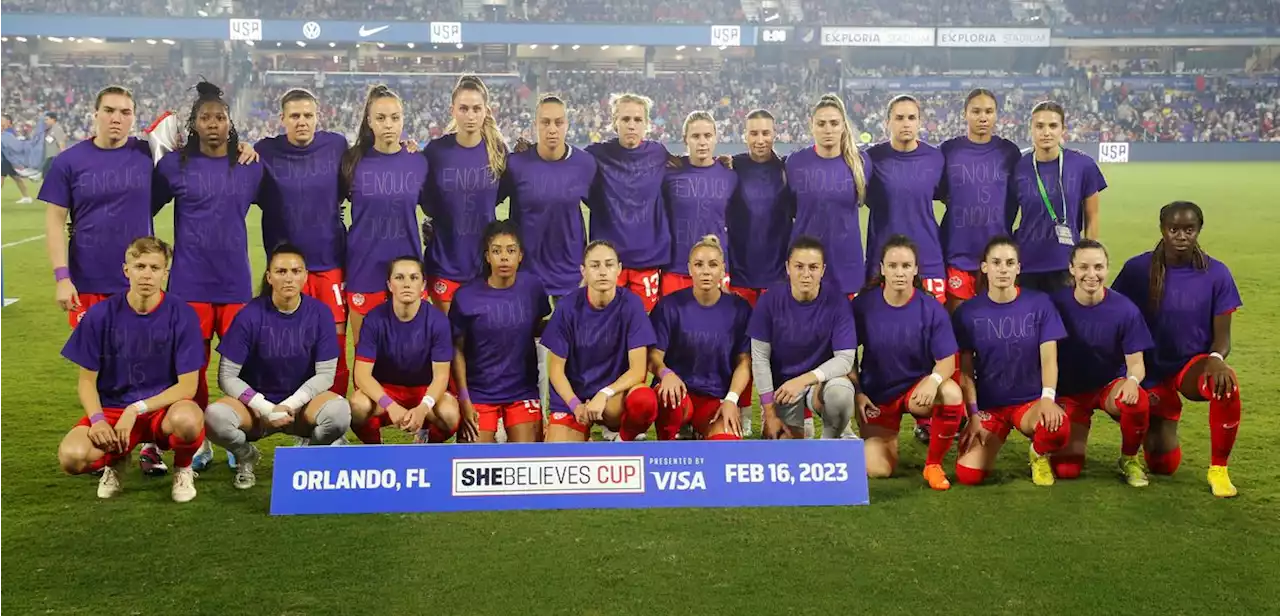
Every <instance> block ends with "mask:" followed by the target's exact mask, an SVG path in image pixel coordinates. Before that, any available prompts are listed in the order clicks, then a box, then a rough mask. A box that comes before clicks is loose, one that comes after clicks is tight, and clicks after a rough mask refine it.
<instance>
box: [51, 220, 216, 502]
mask: <svg viewBox="0 0 1280 616" xmlns="http://www.w3.org/2000/svg"><path fill="white" fill-rule="evenodd" d="M172 255H173V251H172V250H170V248H169V245H168V244H166V243H164V242H162V241H160V240H158V239H156V238H154V237H142V238H138V239H136V240H134V241H133V243H132V244H130V245H129V247H128V248H127V249H126V251H125V264H124V274H125V277H126V278H128V280H129V291H128V292H126V293H122V294H119V295H114V296H112V297H110V298H108V299H105V300H103V301H101V302H99V303H98V304H95V305H94V306H93V307H92V308H90V309H89V311H88V312H86V313H85V315H84V319H82V320H81V321H80V326H79V327H77V328H76V329H75V330H74V331H73V332H72V333H71V338H70V339H69V340H67V344H66V346H65V347H63V349H62V355H63V356H64V357H66V358H67V359H70V360H71V361H72V362H75V363H76V364H77V365H78V366H80V382H79V385H78V386H77V388H76V390H77V393H78V394H79V397H80V404H81V406H83V407H84V411H85V416H84V417H82V418H81V419H80V422H79V423H77V424H76V427H74V428H72V429H71V431H70V432H68V433H67V435H66V436H65V437H63V439H62V443H61V444H60V445H58V462H59V463H60V464H61V465H62V470H64V471H66V472H67V473H70V474H72V475H78V474H80V473H88V472H92V471H96V470H98V469H102V478H101V479H100V480H99V481H98V498H111V497H113V496H115V495H117V494H119V493H120V491H121V487H120V474H121V472H122V471H123V468H124V466H125V465H126V464H127V463H128V461H129V454H130V453H131V452H132V451H133V449H134V447H136V446H137V445H138V443H144V442H151V443H156V444H157V445H159V446H160V447H161V448H168V449H173V451H174V466H175V467H176V469H175V471H174V474H173V500H175V501H177V502H180V503H185V502H187V501H189V500H191V499H193V498H195V497H196V484H195V472H194V471H192V470H191V458H192V456H194V455H195V452H196V450H197V449H199V448H200V444H201V443H202V442H204V414H203V413H201V412H200V407H199V406H196V404H195V403H194V402H192V401H191V397H192V396H194V395H195V393H196V374H197V373H198V372H199V370H200V366H201V365H202V364H203V363H204V345H203V344H201V338H200V321H199V319H198V318H197V317H196V313H195V310H193V309H192V308H191V307H190V306H188V305H187V304H186V303H184V302H183V301H182V300H181V299H178V298H177V296H166V295H165V293H164V291H163V290H162V289H164V286H165V279H166V278H167V277H168V275H169V262H170V258H171V257H172Z"/></svg>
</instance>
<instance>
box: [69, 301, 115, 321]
mask: <svg viewBox="0 0 1280 616" xmlns="http://www.w3.org/2000/svg"><path fill="white" fill-rule="evenodd" d="M78 295H79V296H80V307H79V308H72V309H71V311H70V312H68V313H67V322H68V323H70V324H71V329H75V328H76V326H77V325H79V324H80V321H81V319H84V313H86V312H89V309H90V308H92V307H93V305H94V304H98V303H101V302H105V301H107V300H108V299H110V298H111V295H109V294H107V293H78Z"/></svg>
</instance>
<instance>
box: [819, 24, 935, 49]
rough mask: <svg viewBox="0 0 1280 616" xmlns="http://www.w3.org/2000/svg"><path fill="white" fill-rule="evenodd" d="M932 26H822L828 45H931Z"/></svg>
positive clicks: (824, 41)
mask: <svg viewBox="0 0 1280 616" xmlns="http://www.w3.org/2000/svg"><path fill="white" fill-rule="evenodd" d="M933 40H934V29H933V28H890V27H885V28H849V27H830V26H823V28H822V44H823V45H824V46H828V47H933Z"/></svg>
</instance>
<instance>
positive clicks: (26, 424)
mask: <svg viewBox="0 0 1280 616" xmlns="http://www.w3.org/2000/svg"><path fill="white" fill-rule="evenodd" d="M1104 173H1105V174H1106V175H1107V179H1108V181H1109V182H1110V184H1111V188H1110V189H1108V190H1107V191H1106V192H1105V193H1103V236H1104V240H1105V241H1106V242H1107V244H1108V246H1109V247H1110V250H1111V254H1112V257H1113V259H1114V260H1115V262H1114V263H1113V268H1112V271H1113V272H1115V271H1118V270H1119V266H1120V264H1121V263H1122V262H1123V260H1124V259H1126V258H1128V256H1130V255H1133V254H1136V253H1137V252H1140V251H1142V250H1147V249H1150V247H1151V246H1152V245H1153V244H1154V243H1155V241H1156V239H1157V237H1158V235H1157V222H1156V212H1157V210H1158V208H1159V207H1160V205H1162V204H1164V203H1166V202H1168V201H1171V200H1174V199H1189V200H1193V201H1196V202H1198V203H1200V204H1201V205H1203V206H1204V207H1205V210H1206V214H1207V218H1208V224H1207V225H1206V227H1205V231H1204V235H1203V237H1202V241H1203V244H1204V245H1205V246H1206V248H1207V249H1208V250H1209V252H1210V253H1212V254H1213V255H1214V256H1215V257H1217V258H1219V259H1221V260H1223V261H1225V262H1226V263H1227V264H1228V265H1229V266H1230V267H1231V268H1232V270H1233V271H1234V273H1235V276H1236V280H1237V282H1238V284H1239V286H1240V291H1241V294H1242V295H1243V297H1244V301H1245V309H1243V310H1242V311H1240V312H1239V313H1237V316H1236V319H1235V328H1234V331H1235V336H1234V340H1235V345H1234V349H1233V353H1232V354H1231V364H1232V365H1233V366H1234V367H1235V369H1236V370H1237V371H1238V373H1239V377H1240V382H1241V386H1242V389H1243V392H1244V393H1243V398H1244V424H1243V426H1242V427H1241V430H1240V437H1239V442H1238V443H1237V445H1236V449H1235V455H1234V457H1233V459H1232V462H1233V464H1232V466H1231V469H1232V478H1233V479H1234V480H1235V483H1236V485H1237V486H1238V487H1239V489H1240V494H1241V495H1240V497H1239V498H1237V499H1234V500H1230V501H1221V500H1215V499H1214V498H1213V497H1212V496H1210V495H1209V492H1208V488H1207V486H1206V484H1205V479H1204V473H1205V469H1206V468H1207V466H1208V456H1209V452H1208V445H1209V437H1208V430H1207V426H1206V419H1205V415H1206V412H1205V411H1206V407H1205V405H1203V404H1190V405H1188V407H1187V411H1186V412H1185V414H1184V418H1185V420H1186V421H1185V422H1184V426H1183V430H1182V434H1183V437H1184V451H1185V457H1184V463H1183V466H1182V470H1181V471H1180V472H1179V473H1178V475H1177V476H1175V477H1173V478H1171V479H1170V478H1154V479H1153V482H1152V485H1151V486H1150V487H1149V488H1146V489H1144V490H1135V489H1132V488H1129V487H1127V486H1125V485H1124V484H1123V483H1121V482H1120V481H1119V480H1117V478H1116V477H1115V475H1114V474H1113V472H1112V464H1113V463H1114V460H1115V457H1116V455H1117V452H1118V443H1119V440H1118V439H1119V437H1118V430H1117V429H1116V428H1115V427H1114V426H1113V425H1112V424H1111V423H1110V422H1107V421H1103V420H1099V421H1097V422H1095V428H1094V437H1093V442H1092V444H1091V445H1092V446H1091V448H1090V451H1089V462H1088V467H1087V468H1086V471H1085V476H1084V477H1083V478H1081V479H1080V480H1078V481H1074V482H1060V483H1059V484H1058V485H1057V486H1055V487H1053V488H1051V489H1038V488H1035V487H1034V486H1032V484H1031V482H1030V479H1029V477H1028V470H1027V467H1026V456H1025V441H1023V440H1021V439H1019V438H1017V437H1014V438H1011V440H1010V443H1011V446H1010V447H1008V448H1006V451H1005V452H1004V455H1003V456H1002V458H1001V463H1000V466H999V468H998V470H997V472H996V473H995V475H994V477H993V480H992V481H990V483H989V485H987V486H983V487H980V488H966V487H964V486H957V487H956V488H953V489H952V490H951V491H950V492H947V493H934V492H931V491H930V490H929V489H928V488H927V487H926V486H925V485H924V484H923V483H922V482H921V480H920V477H919V473H920V470H921V468H922V465H923V462H924V453H925V452H924V447H923V446H921V445H918V444H916V443H915V442H914V441H913V440H911V439H910V438H909V436H907V438H906V440H905V441H904V443H903V447H902V457H903V461H902V465H901V467H900V469H899V473H898V476H897V477H896V478H893V479H889V480H881V481H875V482H873V483H872V485H871V505H870V506H869V507H856V508H774V509H726V510H648V511H573V512H560V511H548V512H511V513H463V514H446V515H378V516H348V517H338V516H307V517H291V518H272V517H271V516H269V515H268V514H267V510H268V502H269V495H270V489H271V485H270V483H271V482H270V472H271V463H270V461H269V460H270V456H269V455H268V456H267V457H266V458H264V460H265V461H266V462H265V464H264V465H263V468H262V469H261V470H260V471H259V477H260V479H259V484H258V486H257V487H256V488H254V489H252V490H249V491H245V492H241V491H237V490H234V489H233V488H232V487H231V475H232V473H231V471H229V470H228V469H227V467H226V465H225V464H223V463H222V460H223V453H222V452H219V455H218V463H217V464H216V466H215V467H213V468H211V469H210V470H209V471H206V472H205V473H203V474H201V477H200V479H199V480H198V484H197V485H198V487H199V490H200V496H199V497H198V498H197V499H196V500H195V501H194V502H192V503H190V504H187V505H177V504H175V503H173V502H171V501H170V499H169V487H170V481H169V479H168V478H165V479H147V478H144V477H142V476H141V475H140V474H139V473H138V472H137V470H136V466H135V467H133V468H131V469H130V470H129V472H128V473H127V474H126V476H125V493H124V494H123V495H122V496H121V497H119V498H117V499H114V500H111V501H99V500H98V499H97V498H96V497H95V495H94V492H95V486H96V478H93V477H67V476H64V475H63V474H62V473H61V472H60V471H59V469H58V465H57V459H56V456H55V451H56V448H57V445H58V442H59V440H60V439H61V437H62V436H63V434H64V433H65V432H66V431H67V430H68V429H69V428H70V427H71V425H72V424H73V423H74V422H75V421H76V420H77V419H78V417H79V416H80V415H81V410H80V409H79V407H78V405H77V403H76V397H75V391H74V382H75V374H76V369H75V367H74V366H72V365H71V364H70V363H69V362H67V361H65V360H64V359H62V358H61V357H60V355H59V350H60V348H61V345H62V344H63V342H64V341H65V340H66V337H67V335H68V330H67V326H66V318H65V316H64V315H63V314H62V313H60V312H59V311H58V310H57V308H56V306H55V305H54V303H53V284H52V277H51V275H50V273H49V271H50V270H49V264H48V262H47V260H46V258H45V254H44V244H43V242H42V241H39V240H36V241H29V242H26V243H20V244H16V245H10V243H14V242H21V241H22V240H26V239H28V238H32V237H35V236H39V235H41V234H43V233H44V228H43V209H42V207H41V206H40V205H38V204H37V205H17V204H14V203H13V202H14V200H16V198H17V193H16V191H15V190H14V189H13V187H12V186H11V185H8V184H6V186H5V190H4V193H3V194H4V203H3V230H2V234H0V239H2V240H3V243H4V244H5V248H4V250H3V252H4V263H3V267H4V273H5V279H4V282H5V292H6V294H7V295H8V296H9V297H16V298H20V300H21V301H19V302H18V303H17V304H14V305H12V306H9V307H7V308H4V310H3V321H2V324H3V332H2V335H0V341H2V343H0V350H2V351H3V355H7V356H8V358H9V361H8V363H7V364H4V365H7V366H9V369H8V370H7V371H5V372H4V373H3V375H4V376H3V381H0V382H2V383H3V384H4V385H5V387H4V389H3V398H2V401H3V408H4V411H5V412H6V413H7V414H6V415H4V420H5V421H4V423H3V428H4V430H3V438H2V444H3V451H2V455H0V461H2V463H3V469H4V471H3V484H2V485H0V497H2V500H3V517H2V519H3V521H4V522H8V524H9V526H8V528H9V532H7V533H3V535H2V543H0V545H2V547H3V556H4V559H5V560H4V562H6V563H8V565H9V566H8V568H5V569H4V570H3V586H4V587H7V588H8V589H9V591H8V592H7V593H4V594H3V597H2V606H3V609H6V610H10V614H15V615H16V614H95V615H97V614H259V615H278V614H307V615H310V614H420V613H449V614H503V615H507V614H601V615H604V614H609V615H612V614H646V615H648V614H667V613H681V614H689V615H701V614H744V613H768V614H783V613H786V614H810V613H811V614H833V613H855V614H857V613H869V614H870V613H874V614H910V615H913V616H918V615H920V614H926V613H933V614H1072V615H1079V614H1106V615H1114V614H1156V615H1162V616H1165V615H1174V614H1263V613H1276V612H1275V610H1276V609H1277V608H1276V606H1277V605H1280V584H1278V583H1277V582H1276V573H1275V572H1276V571H1277V570H1280V470H1278V468H1280V453H1277V452H1275V451H1274V449H1275V445H1274V444H1275V443H1277V442H1278V441H1280V419H1278V418H1277V414H1278V412H1280V403H1278V402H1277V394H1278V393H1280V376H1276V374H1277V372H1278V371H1280V354H1278V353H1277V351H1276V349H1277V348H1278V347H1280V325H1277V323H1280V290H1277V288H1276V274H1275V272H1273V271H1272V270H1271V267H1274V264H1275V262H1276V255H1277V254H1280V253H1278V252H1277V250H1276V245H1277V235H1278V233H1277V232H1280V210H1278V209H1277V208H1276V207H1275V202H1274V200H1275V195H1276V193H1277V189H1280V183H1278V182H1277V179H1276V178H1277V177H1280V164H1196V165H1194V166H1193V165H1190V164H1159V165H1156V164H1132V165H1110V166H1106V167H1105V168H1104ZM33 194H34V193H33ZM255 220H256V215H255ZM158 226H159V227H160V229H161V232H162V235H166V236H168V235H170V234H171V232H172V227H171V224H170V221H169V219H168V218H167V217H166V218H165V219H164V220H162V221H158ZM254 226H255V227H256V222H255V223H254ZM250 238H251V239H252V240H256V239H258V238H259V234H258V233H257V232H256V230H253V231H251V232H250ZM251 252H252V253H253V255H254V256H255V265H256V266H257V267H258V268H259V269H260V268H261V265H262V264H261V256H260V255H261V251H260V249H259V247H258V246H256V245H255V246H254V247H252V248H251ZM908 424H909V422H908ZM283 442H284V440H283V438H282V437H273V438H272V439H269V440H268V441H266V442H265V447H264V451H267V450H269V449H271V448H272V447H274V446H276V445H279V444H281V443H283ZM690 446H691V447H696V446H697V445H693V444H691V445H690ZM1267 447H1272V448H1273V451H1272V453H1267ZM953 455H954V454H953ZM952 462H953V460H952V459H949V460H948V469H950V468H951V465H952Z"/></svg>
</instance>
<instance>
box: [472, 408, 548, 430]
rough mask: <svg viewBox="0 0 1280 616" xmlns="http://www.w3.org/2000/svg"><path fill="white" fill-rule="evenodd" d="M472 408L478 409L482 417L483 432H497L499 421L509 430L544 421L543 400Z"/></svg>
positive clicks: (481, 428) (477, 411) (481, 427)
mask: <svg viewBox="0 0 1280 616" xmlns="http://www.w3.org/2000/svg"><path fill="white" fill-rule="evenodd" d="M472 406H474V407H476V413H477V414H479V415H480V421H479V423H480V431H481V432H497V431H498V420H499V419H501V420H502V425H503V426H505V427H507V428H510V427H511V426H518V425H521V424H527V423H533V422H535V421H542V401H541V400H520V401H517V402H511V403H508V404H479V403H473V404H472Z"/></svg>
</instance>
